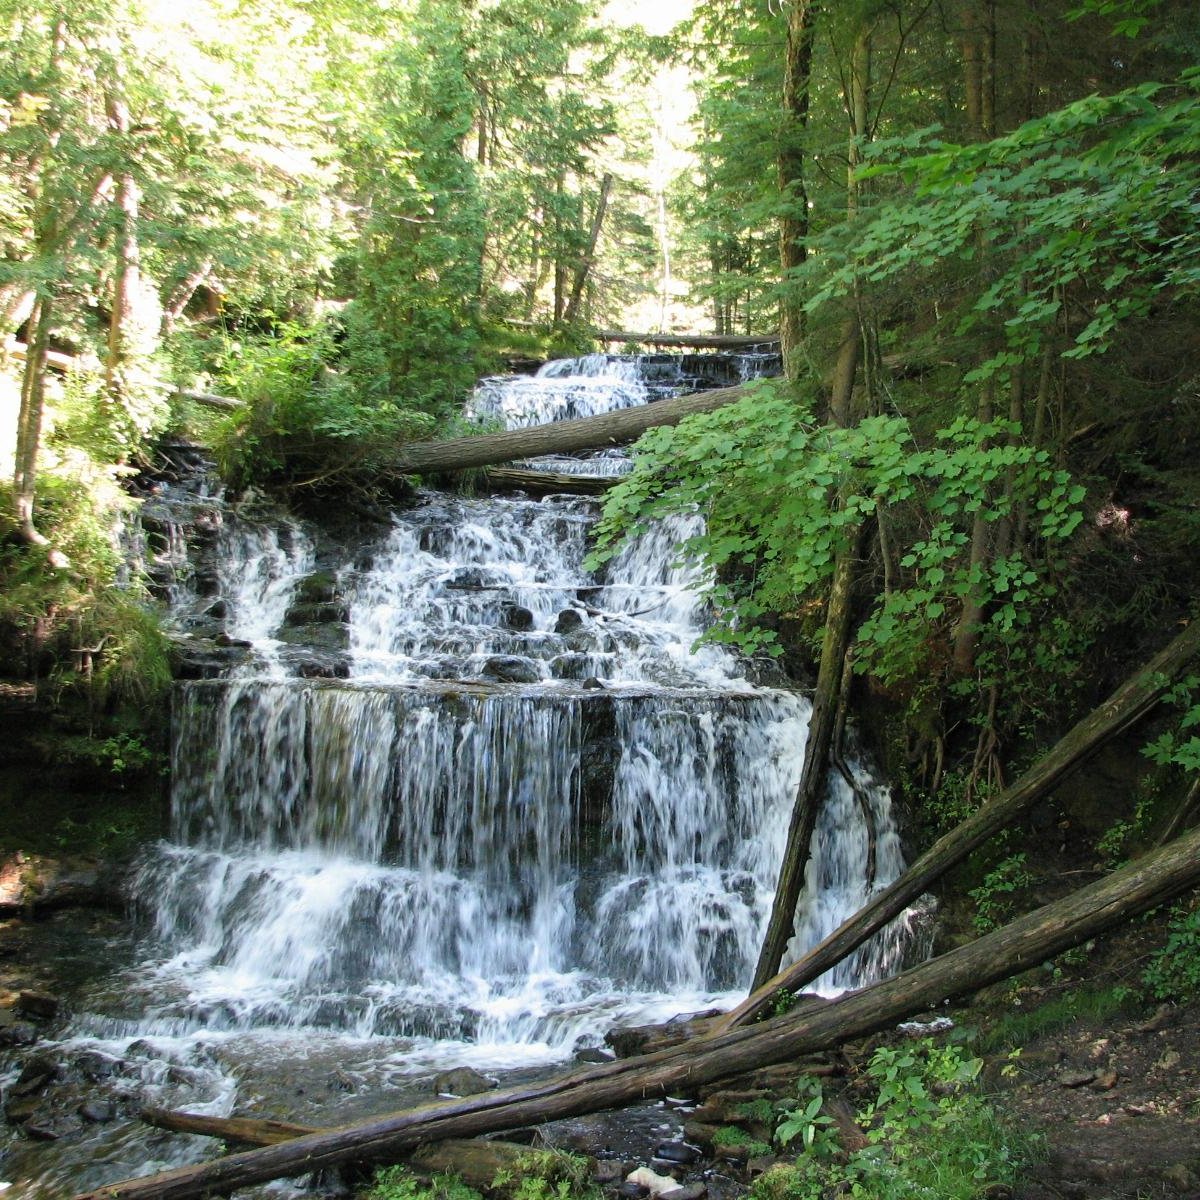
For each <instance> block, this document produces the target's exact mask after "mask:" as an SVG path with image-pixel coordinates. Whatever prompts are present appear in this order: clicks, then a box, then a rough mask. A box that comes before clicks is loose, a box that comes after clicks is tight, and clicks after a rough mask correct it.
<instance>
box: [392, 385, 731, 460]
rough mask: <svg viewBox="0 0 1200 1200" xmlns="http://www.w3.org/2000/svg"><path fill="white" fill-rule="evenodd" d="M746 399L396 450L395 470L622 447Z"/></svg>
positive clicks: (706, 398) (683, 400) (677, 402)
mask: <svg viewBox="0 0 1200 1200" xmlns="http://www.w3.org/2000/svg"><path fill="white" fill-rule="evenodd" d="M745 394H746V392H745V389H744V388H741V387H731V388H714V389H713V390H712V391H708V392H697V393H696V394H695V395H692V396H679V397H678V398H676V399H674V400H659V401H657V402H656V403H654V404H643V405H639V406H638V407H636V408H622V409H619V410H618V411H616V412H610V413H601V414H600V415H599V416H595V417H580V418H578V419H576V420H573V421H552V422H550V423H549V424H548V425H534V426H531V427H530V428H528V429H508V430H505V431H504V432H503V433H486V434H481V435H479V436H478V437H465V438H451V439H449V440H448V441H444V442H413V443H412V444H410V445H408V446H401V447H400V448H399V449H398V450H397V451H396V457H395V459H394V461H393V464H392V466H393V468H394V469H395V470H397V471H401V472H411V473H417V474H431V475H436V474H440V473H442V472H449V471H462V470H465V469H466V468H467V467H486V466H490V465H491V464H493V463H502V462H511V461H512V460H513V459H515V458H531V457H533V456H535V455H539V454H570V453H572V452H573V451H575V450H596V449H600V448H602V447H604V446H621V445H625V444H626V443H627V442H633V441H636V440H637V439H638V438H639V437H641V435H642V434H643V433H645V432H646V430H647V429H649V428H651V427H652V426H654V425H677V424H678V423H679V422H680V421H682V420H683V418H684V417H687V416H690V415H691V414H692V413H702V412H712V411H713V410H714V409H717V408H721V407H722V406H723V405H726V404H732V403H733V402H734V401H735V400H740V399H741V398H742V397H743V396H744V395H745Z"/></svg>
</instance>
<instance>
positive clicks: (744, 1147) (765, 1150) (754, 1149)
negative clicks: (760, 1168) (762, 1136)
mask: <svg viewBox="0 0 1200 1200" xmlns="http://www.w3.org/2000/svg"><path fill="white" fill-rule="evenodd" d="M712 1141H713V1145H714V1146H717V1147H721V1146H723V1147H726V1148H730V1149H737V1150H741V1151H744V1152H745V1154H746V1157H747V1158H761V1157H762V1156H763V1155H765V1154H770V1153H771V1147H770V1146H769V1145H767V1143H766V1142H760V1141H759V1140H758V1139H757V1138H752V1137H751V1136H750V1135H749V1134H748V1133H747V1132H746V1131H745V1130H744V1129H739V1128H738V1127H737V1126H736V1125H722V1126H721V1127H720V1129H718V1130H717V1131H716V1133H714V1134H713V1139H712Z"/></svg>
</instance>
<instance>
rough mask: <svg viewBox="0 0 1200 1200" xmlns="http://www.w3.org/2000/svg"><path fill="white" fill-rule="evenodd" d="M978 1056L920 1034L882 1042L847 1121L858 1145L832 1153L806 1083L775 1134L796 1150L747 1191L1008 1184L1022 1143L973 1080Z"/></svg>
mask: <svg viewBox="0 0 1200 1200" xmlns="http://www.w3.org/2000/svg"><path fill="white" fill-rule="evenodd" d="M982 1066H983V1063H982V1060H980V1059H978V1058H972V1057H968V1056H966V1055H965V1054H964V1053H963V1051H962V1050H961V1048H960V1047H958V1046H956V1045H946V1046H939V1045H935V1044H934V1043H933V1042H932V1041H931V1040H930V1039H925V1040H924V1041H922V1042H919V1043H915V1044H909V1045H905V1046H901V1047H890V1046H882V1047H880V1048H879V1049H878V1050H876V1052H875V1054H874V1055H873V1057H872V1058H871V1062H870V1064H869V1066H868V1068H867V1077H868V1079H870V1080H871V1081H872V1082H873V1083H874V1084H875V1087H876V1094H875V1097H874V1099H873V1100H871V1101H870V1102H868V1103H867V1104H866V1105H864V1106H863V1108H862V1109H860V1111H859V1112H858V1114H857V1118H856V1119H857V1121H858V1123H859V1125H860V1126H861V1127H862V1129H863V1131H864V1134H865V1136H866V1140H867V1143H868V1144H867V1145H866V1146H865V1147H863V1148H862V1149H859V1150H854V1151H853V1152H851V1153H849V1154H846V1155H845V1156H844V1157H841V1156H840V1155H841V1152H840V1151H839V1148H838V1138H837V1134H836V1133H835V1132H834V1130H833V1129H832V1128H831V1121H830V1119H829V1118H828V1117H824V1116H823V1115H822V1113H821V1106H822V1099H823V1098H822V1096H821V1093H820V1089H819V1087H813V1086H811V1085H810V1088H809V1090H808V1092H807V1093H806V1095H805V1097H803V1098H802V1100H801V1103H800V1104H799V1105H798V1107H797V1108H796V1109H795V1110H794V1111H792V1112H789V1113H788V1114H787V1115H786V1116H785V1118H784V1120H783V1122H782V1123H781V1124H780V1127H779V1129H778V1130H777V1131H776V1137H777V1139H778V1140H779V1141H780V1142H784V1143H787V1144H793V1143H794V1142H795V1141H796V1139H797V1138H799V1139H800V1140H801V1142H802V1144H803V1145H804V1148H805V1153H803V1154H801V1155H800V1157H799V1158H797V1160H796V1162H795V1163H794V1164H793V1165H791V1166H786V1167H777V1168H774V1169H773V1170H771V1171H768V1172H767V1173H766V1174H765V1175H763V1176H762V1177H761V1178H760V1179H758V1180H757V1181H755V1184H754V1186H753V1187H752V1189H751V1196H752V1198H753V1200H826V1197H829V1196H834V1195H837V1196H853V1197H861V1198H862V1200H911V1198H912V1197H914V1196H930V1197H934V1196H936V1197H938V1200H947V1198H951V1200H977V1198H978V1197H981V1196H984V1195H986V1194H988V1192H989V1191H990V1190H991V1189H994V1188H995V1187H996V1186H998V1185H1008V1184H1011V1183H1012V1182H1013V1181H1014V1180H1015V1179H1016V1177H1017V1174H1018V1171H1019V1169H1020V1167H1021V1165H1022V1163H1023V1162H1024V1161H1025V1160H1026V1159H1028V1158H1029V1157H1030V1156H1031V1153H1032V1149H1033V1146H1032V1143H1031V1142H1030V1141H1029V1140H1028V1139H1025V1138H1022V1137H1019V1136H1018V1135H1017V1134H1016V1133H1015V1132H1014V1131H1013V1130H1011V1129H1009V1128H1007V1127H1006V1126H1004V1125H1003V1124H1002V1123H1001V1121H1000V1120H999V1119H998V1118H997V1116H996V1114H995V1113H994V1112H993V1111H992V1109H991V1108H990V1107H989V1106H988V1105H987V1103H986V1102H985V1101H984V1099H983V1098H982V1097H981V1096H980V1094H979V1092H978V1088H977V1083H978V1078H979V1073H980V1070H981V1068H982Z"/></svg>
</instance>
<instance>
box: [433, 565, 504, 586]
mask: <svg viewBox="0 0 1200 1200" xmlns="http://www.w3.org/2000/svg"><path fill="white" fill-rule="evenodd" d="M443 586H444V587H447V588H452V589H454V590H456V591H477V590H480V589H482V588H486V587H492V586H494V585H493V584H492V581H491V580H490V579H489V578H488V577H487V575H486V574H485V573H484V571H483V570H481V569H480V568H479V567H463V568H462V569H461V570H458V571H455V572H454V573H453V574H452V575H451V576H450V578H449V579H447V580H446V582H445V584H444V585H443Z"/></svg>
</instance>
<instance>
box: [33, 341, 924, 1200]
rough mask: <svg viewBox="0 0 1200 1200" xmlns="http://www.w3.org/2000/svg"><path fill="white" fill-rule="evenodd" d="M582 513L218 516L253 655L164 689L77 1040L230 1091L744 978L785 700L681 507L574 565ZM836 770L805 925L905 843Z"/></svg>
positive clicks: (693, 1005)
mask: <svg viewBox="0 0 1200 1200" xmlns="http://www.w3.org/2000/svg"><path fill="white" fill-rule="evenodd" d="M639 389H641V392H640V395H641V399H638V398H637V397H638V394H639ZM556 397H557V398H556ZM605 397H607V400H606V399H605ZM644 399H645V387H644V385H643V384H642V382H641V381H640V379H639V378H637V377H636V373H635V372H633V371H632V370H631V369H629V368H628V367H627V366H624V365H621V366H620V369H619V370H617V369H616V367H614V363H613V361H612V360H611V359H609V358H604V357H602V356H597V357H596V358H594V359H589V360H584V361H583V362H582V363H579V362H576V363H574V364H573V365H572V366H571V367H569V368H553V367H552V368H551V369H549V370H546V371H544V372H543V375H542V377H541V378H540V379H538V380H535V381H511V382H509V383H507V384H504V385H500V384H498V383H496V382H495V381H492V382H489V383H487V384H485V385H484V387H483V388H482V390H481V393H480V396H479V397H478V398H477V402H476V409H477V411H488V412H491V413H492V414H493V415H496V416H499V417H502V418H503V419H505V420H506V421H507V422H508V423H510V424H519V423H522V422H523V421H525V420H526V418H527V417H530V415H531V414H536V416H535V417H534V418H533V419H546V414H547V413H550V412H551V411H557V412H558V413H559V415H561V416H574V415H580V414H581V413H582V412H583V411H584V410H585V409H587V411H601V410H602V409H603V405H604V404H606V403H607V404H608V405H609V406H610V407H621V406H624V405H626V404H629V403H637V402H643V401H644ZM595 516H596V507H595V504H594V503H593V502H591V501H589V500H586V499H582V498H574V497H552V498H548V499H546V500H542V501H534V500H530V499H526V498H521V497H508V498H492V499H466V498H462V497H453V496H445V495H433V494H431V495H428V496H426V497H424V498H423V500H422V501H421V502H420V503H419V504H416V505H414V506H413V507H412V508H410V509H407V510H405V511H403V512H400V513H398V514H396V515H395V517H394V518H393V522H392V526H391V528H390V530H387V531H385V532H384V533H382V534H381V535H379V536H377V537H376V538H375V539H374V540H373V541H372V542H371V543H370V544H369V545H366V546H362V545H360V546H357V547H355V548H354V549H353V550H352V551H346V552H345V554H344V556H343V557H342V558H341V559H339V560H337V561H330V560H329V553H328V551H325V552H321V551H319V550H318V548H317V545H318V541H319V538H318V537H317V536H316V533H315V531H306V529H305V527H304V526H303V525H302V524H301V523H299V522H297V521H295V520H292V519H290V518H284V517H282V516H278V517H276V518H274V519H268V517H267V516H265V515H264V514H263V513H261V512H260V513H259V514H258V515H257V516H256V517H254V518H253V519H246V518H239V517H238V516H237V515H236V514H234V513H229V512H226V513H225V515H224V517H223V525H222V527H221V529H220V530H219V532H218V535H217V538H216V544H217V550H218V553H217V559H218V568H217V577H218V578H217V586H216V590H217V591H218V593H219V603H220V606H221V607H220V609H219V611H220V612H221V613H222V616H223V621H224V629H225V632H226V635H227V639H228V640H231V641H233V642H235V643H248V648H247V649H246V652H245V653H244V654H243V657H242V661H241V663H240V665H238V666H236V667H234V668H233V669H231V670H228V671H226V672H225V673H224V674H223V675H222V676H221V677H219V678H213V679H199V680H195V681H192V682H187V683H182V684H180V685H179V686H178V688H177V694H176V698H175V710H174V729H175V733H174V744H173V751H172V777H173V795H172V827H171V835H170V838H169V840H167V841H164V842H163V843H162V844H160V845H159V846H158V847H157V848H155V849H154V850H153V851H152V852H150V853H148V854H147V855H146V856H145V857H144V859H143V861H142V864H141V867H140V872H139V875H138V878H137V880H136V882H135V885H134V888H133V891H134V895H135V897H136V898H137V899H138V902H139V904H140V906H141V907H142V909H143V911H144V912H145V915H146V917H147V919H148V920H149V921H150V922H151V924H152V926H153V930H154V942H153V945H152V946H151V947H150V950H149V957H148V958H147V959H146V961H145V962H144V963H143V964H142V965H141V966H140V967H138V968H135V969H132V970H128V971H125V972H124V973H121V974H120V975H119V976H117V977H116V978H115V982H114V983H113V985H112V989H111V992H110V994H109V997H108V999H107V1000H105V1001H102V1002H100V1001H98V1002H97V1003H96V1005H95V1008H94V1010H93V1011H89V1012H87V1013H84V1014H81V1015H80V1016H79V1017H77V1019H76V1021H75V1023H74V1027H73V1031H72V1032H73V1034H74V1036H75V1040H74V1041H72V1042H70V1043H65V1044H66V1045H69V1046H70V1047H72V1049H71V1053H73V1054H79V1053H84V1052H88V1051H90V1052H96V1053H100V1054H102V1055H107V1056H112V1057H113V1058H114V1060H121V1061H124V1060H126V1059H128V1057H129V1055H130V1053H131V1047H134V1046H139V1045H141V1046H147V1047H149V1050H148V1051H147V1053H146V1060H147V1062H150V1063H155V1064H158V1065H157V1066H156V1067H154V1068H153V1069H154V1070H157V1071H159V1075H158V1076H156V1078H158V1079H159V1080H160V1081H161V1080H165V1079H168V1077H170V1078H172V1079H175V1080H179V1079H185V1080H190V1084H189V1087H190V1091H189V1090H188V1088H187V1087H182V1085H181V1086H180V1087H176V1088H175V1090H174V1091H170V1092H169V1093H168V1094H166V1095H165V1096H164V1094H163V1090H162V1084H161V1082H159V1083H155V1082H154V1081H153V1080H149V1081H147V1080H145V1079H144V1080H143V1081H142V1083H141V1084H140V1085H139V1086H140V1087H141V1091H140V1092H139V1098H140V1099H141V1100H142V1101H146V1100H149V1101H150V1102H154V1103H161V1102H164V1099H165V1100H167V1101H170V1102H186V1104H187V1107H190V1108H199V1109H200V1110H201V1111H211V1112H218V1113H221V1112H228V1111H230V1109H231V1108H232V1106H233V1105H234V1103H235V1102H240V1103H243V1104H244V1103H246V1086H243V1087H242V1088H241V1092H240V1100H239V1099H238V1097H239V1087H238V1086H235V1084H234V1082H233V1080H234V1079H235V1078H237V1079H251V1078H254V1077H255V1073H256V1072H261V1071H263V1070H264V1069H265V1067H264V1064H267V1063H270V1062H280V1061H282V1062H292V1063H293V1064H294V1063H296V1062H299V1061H318V1062H323V1061H326V1060H329V1061H332V1062H336V1063H337V1064H338V1066H337V1070H338V1072H340V1073H343V1074H348V1075H349V1076H352V1077H353V1078H354V1079H355V1080H357V1081H358V1082H359V1083H362V1084H363V1085H364V1086H366V1085H367V1084H370V1085H372V1086H374V1085H375V1084H377V1083H378V1081H379V1080H380V1079H387V1080H394V1079H395V1078H397V1077H407V1076H412V1075H419V1074H420V1073H422V1072H426V1073H427V1072H428V1071H430V1070H431V1069H435V1068H441V1067H446V1066H452V1065H456V1064H459V1063H462V1062H470V1063H471V1064H472V1065H474V1066H476V1067H480V1068H484V1069H488V1068H501V1067H511V1066H521V1065H533V1064H538V1063H549V1062H556V1061H561V1060H564V1059H566V1058H568V1057H569V1056H570V1055H571V1054H572V1052H573V1051H575V1050H576V1049H578V1048H579V1047H581V1046H594V1045H598V1044H599V1043H600V1042H601V1040H602V1038H603V1035H604V1033H605V1031H606V1030H607V1029H608V1028H609V1027H611V1026H612V1025H614V1024H617V1023H638V1022H645V1021H650V1020H658V1019H665V1018H667V1017H670V1016H673V1015H675V1014H676V1013H679V1012H687V1011H694V1010H699V1009H703V1008H708V1007H711V1006H713V1005H717V1006H726V1007H727V1006H730V1005H732V1004H733V1003H734V1002H735V1001H736V1000H737V999H739V998H740V997H741V995H742V994H744V989H745V987H746V985H747V983H748V981H749V977H750V975H751V973H752V970H753V966H754V962H755V959H756V956H757V953H758V949H759V943H760V939H761V936H762V932H763V929H764V927H765V923H766V919H767V916H768V913H769V908H770V903H771V898H772V889H773V886H774V880H775V876H776V874H777V872H778V867H779V863H780V859H781V855H782V851H783V844H784V839H785V836H786V828H787V823H788V818H789V815H790V809H791V802H792V798H793V795H794V792H795V788H796V784H797V782H798V779H799V775H800V768H801V763H802V755H803V746H804V740H805V734H806V729H807V722H808V716H809V712H810V705H809V702H808V700H807V699H806V698H805V697H803V696H802V695H800V694H799V693H797V692H795V691H791V690H787V689H782V688H765V687H760V686H755V685H753V684H752V683H751V682H750V681H749V680H748V679H747V677H746V664H744V663H743V662H741V661H740V660H739V659H738V658H736V657H735V656H734V655H732V654H731V653H729V652H727V651H724V650H722V649H718V648H714V647H704V648H700V649H698V650H697V649H694V643H695V641H696V639H697V638H698V637H699V635H700V634H701V632H702V630H703V627H704V604H703V599H702V596H701V594H700V590H699V589H700V586H701V584H702V583H703V580H702V579H701V578H699V577H698V576H697V574H696V572H695V571H694V570H691V569H688V568H683V567H680V566H678V565H676V562H675V559H676V550H677V547H678V545H679V544H680V542H681V541H682V540H684V539H685V538H686V537H687V536H689V534H690V533H692V532H694V531H695V528H696V525H697V522H698V521H699V520H700V518H699V517H692V518H681V519H679V520H676V521H673V522H670V523H665V524H663V525H660V526H659V527H657V528H656V529H654V530H652V531H651V532H650V533H648V534H646V535H645V536H644V537H643V538H642V539H641V540H640V541H638V542H637V543H636V544H634V545H631V546H629V547H628V548H626V549H625V550H624V551H622V553H621V554H620V555H619V556H618V557H617V558H616V559H615V560H614V561H613V562H612V563H610V564H609V565H608V567H607V569H606V570H605V572H604V573H603V575H602V576H600V577H594V576H592V575H590V574H589V573H588V572H587V571H585V570H584V568H583V559H584V556H585V553H586V549H587V536H588V530H589V528H590V526H591V524H592V523H593V522H594V519H595ZM322 553H324V559H323V560H322ZM319 560H322V561H321V568H320V571H319V572H318V567H317V564H318V561H319ZM318 574H321V575H322V576H323V578H324V580H325V582H324V583H323V584H322V587H323V588H324V589H325V592H326V593H330V594H332V595H333V599H332V600H329V605H330V606H331V607H332V608H333V609H335V610H336V611H337V614H338V615H339V616H344V617H345V618H346V621H345V624H346V626H347V629H346V648H345V651H344V653H342V654H341V655H340V657H339V658H338V659H337V661H338V664H339V665H338V669H337V670H336V671H329V670H324V669H323V670H322V672H321V673H322V674H324V675H326V676H327V677H324V678H309V677H307V676H308V675H311V674H312V673H313V672H312V671H311V670H308V669H307V668H306V666H305V663H306V661H307V660H306V659H305V657H304V652H303V648H302V647H301V648H298V647H297V644H296V642H297V638H296V637H295V636H293V634H294V629H293V632H292V633H287V629H292V625H289V622H293V623H294V620H295V617H294V612H295V606H296V605H297V603H298V600H299V599H300V598H301V597H302V595H307V592H306V591H305V589H306V588H308V589H309V590H311V588H312V586H313V584H312V580H314V579H315V578H316V577H317V575H318ZM327 599H328V597H327ZM196 606H197V602H196V599H195V596H194V595H189V597H188V604H187V608H188V611H189V612H192V611H193V610H195V608H196ZM326 616H328V614H326ZM334 624H336V622H335V623H334ZM285 627H286V628H285ZM285 633H287V637H286V639H285V638H284V635H285ZM321 661H323V662H325V663H326V665H328V661H329V657H328V653H327V652H326V657H325V659H323V660H321ZM328 676H335V677H328ZM336 676H341V677H336ZM856 771H857V777H856V778H855V784H856V787H854V788H852V787H851V786H850V784H849V783H848V782H847V781H846V780H844V779H842V778H840V777H835V778H834V779H833V780H832V781H831V783H830V788H829V796H828V801H827V803H826V805H825V808H824V811H823V813H822V815H821V818H820V820H819V822H818V828H817V832H816V835H815V837H814V844H813V856H812V861H811V864H810V868H809V877H808V890H807V892H806V895H805V898H804V900H803V901H802V905H801V911H800V914H799V917H798V922H797V939H796V946H797V947H798V948H803V947H805V946H808V945H811V944H814V943H815V942H816V941H817V940H819V939H820V938H822V937H823V936H825V934H826V933H828V932H829V931H830V930H831V929H832V928H833V927H834V926H835V925H836V924H837V923H838V922H839V921H840V920H841V919H842V918H843V917H844V916H846V915H849V913H851V912H852V911H854V910H855V909H857V908H858V907H860V906H861V904H862V903H863V902H864V901H865V900H866V899H868V898H869V896H870V894H871V892H872V890H873V889H876V888H879V887H882V886H884V885H886V884H887V883H889V882H890V881H891V880H892V879H894V878H895V877H896V875H897V874H898V873H899V871H900V869H901V867H902V859H901V852H900V846H899V839H898V837H897V836H896V832H895V827H894V823H893V821H892V817H891V811H890V798H889V796H888V793H887V790H886V788H884V787H883V786H881V785H880V784H879V783H878V781H875V780H873V779H871V778H870V776H869V775H868V773H867V772H866V771H865V770H864V769H862V768H861V767H860V768H856ZM864 805H865V806H867V807H868V808H869V809H870V811H871V813H872V817H873V824H874V827H875V830H876V836H875V839H874V852H873V853H871V852H869V850H868V834H867V824H866V822H865V821H864V819H863V810H864ZM869 861H873V865H874V873H873V875H872V876H871V877H868V863H869ZM904 943H905V931H904V928H903V925H902V924H901V925H898V926H896V927H895V928H893V929H892V930H891V931H885V932H884V934H882V935H881V936H880V937H879V938H877V939H876V940H875V941H874V942H873V943H872V944H871V945H870V946H869V947H868V948H866V949H865V950H864V951H863V952H862V953H860V955H858V956H857V957H856V958H855V960H854V961H852V962H851V963H849V964H845V965H843V966H842V967H841V968H839V969H838V970H837V971H836V972H835V973H834V974H833V975H832V976H831V977H828V978H826V979H824V980H822V981H821V984H820V986H821V987H822V988H824V989H826V990H829V989H838V988H842V987H846V986H850V985H854V984H858V983H862V982H866V981H868V980H870V979H872V978H876V977H878V976H879V975H881V974H884V973H887V972H889V971H891V970H893V969H894V968H895V967H896V966H897V965H898V963H899V959H900V956H901V954H902V953H903V950H904ZM118 996H119V1000H118V999H116V997H118ZM81 1047H82V1049H81ZM172 1067H173V1068H174V1074H173V1075H172V1074H171V1069H172ZM146 1069H147V1070H150V1068H149V1067H147V1068H146ZM155 1088H157V1089H158V1090H157V1091H156V1090H155ZM181 1089H182V1092H183V1093H186V1095H181V1094H180V1092H181ZM113 1153H114V1155H115V1159H114V1161H116V1160H120V1159H121V1154H122V1153H125V1152H117V1151H114V1152H113ZM133 1153H134V1151H133V1150H132V1149H130V1150H129V1151H128V1154H133ZM138 1169H145V1168H144V1166H139V1168H138ZM113 1177H119V1174H117V1173H116V1169H115V1168H114V1176H113ZM31 1194H33V1193H31ZM44 1194H45V1195H52V1194H54V1193H53V1191H47V1192H45V1193H44Z"/></svg>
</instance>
